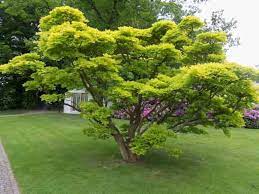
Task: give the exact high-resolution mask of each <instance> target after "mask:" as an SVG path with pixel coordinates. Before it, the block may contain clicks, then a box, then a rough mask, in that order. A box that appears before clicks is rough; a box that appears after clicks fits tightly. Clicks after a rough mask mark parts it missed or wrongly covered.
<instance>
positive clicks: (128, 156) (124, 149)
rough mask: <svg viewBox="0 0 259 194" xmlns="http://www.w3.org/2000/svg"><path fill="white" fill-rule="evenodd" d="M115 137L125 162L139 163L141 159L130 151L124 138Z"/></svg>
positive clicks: (120, 136) (117, 135)
mask: <svg viewBox="0 0 259 194" xmlns="http://www.w3.org/2000/svg"><path fill="white" fill-rule="evenodd" d="M113 137H114V139H115V141H116V143H117V144H118V147H119V149H120V153H121V156H122V158H123V160H124V161H125V162H129V163H135V162H137V161H138V159H139V157H138V156H137V155H136V154H134V153H133V152H132V151H131V150H130V149H129V146H128V144H126V142H125V140H124V138H123V136H122V135H121V134H115V135H113Z"/></svg>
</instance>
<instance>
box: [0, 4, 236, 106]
mask: <svg viewBox="0 0 259 194" xmlns="http://www.w3.org/2000/svg"><path fill="white" fill-rule="evenodd" d="M203 2H206V0H201V1H196V0H172V1H161V0H155V1H150V0H122V1H117V0H114V1H110V0H87V1H81V0H26V1H24V0H4V1H3V0H0V64H4V63H6V62H7V61H8V60H9V59H11V58H12V57H14V56H17V55H20V54H24V53H27V52H29V51H32V50H34V49H35V44H34V41H35V40H37V38H38V37H37V36H35V32H37V31H38V24H39V19H40V18H41V17H42V16H45V15H47V13H48V12H49V11H50V10H51V9H53V8H55V7H57V6H62V5H69V6H72V7H75V8H79V9H80V10H81V11H82V12H83V13H85V15H86V16H87V18H88V19H89V20H90V23H89V25H90V26H92V27H96V28H98V29H102V30H103V29H116V28H117V27H118V26H132V27H137V28H148V27H150V26H151V25H152V24H153V23H154V22H156V21H157V20H159V19H162V18H166V19H170V20H173V21H175V22H176V23H179V22H180V21H181V19H182V17H183V16H185V15H192V14H194V13H196V12H199V11H200V8H199V6H200V5H201V4H202V3H203ZM218 15H219V14H218ZM218 15H217V16H218ZM213 18H214V19H213V20H212V21H214V22H210V23H209V22H208V25H207V27H206V29H205V30H207V28H209V30H210V29H214V30H218V31H221V30H223V31H226V32H227V33H228V37H229V41H228V44H227V45H228V46H231V45H234V44H235V43H237V41H236V39H234V38H232V34H233V28H234V27H235V21H233V22H232V21H231V22H232V23H231V22H229V21H226V20H225V19H224V17H223V16H222V14H221V15H220V17H213ZM232 43H233V44H232ZM0 76H1V80H3V82H2V83H5V85H2V88H3V89H1V92H2V95H3V96H6V97H7V96H9V97H8V98H9V99H12V98H13V96H17V97H18V96H21V98H20V99H14V101H16V103H15V106H11V107H8V106H6V105H4V104H1V103H3V102H4V101H3V100H0V107H6V108H7V109H8V108H12V107H16V108H18V107H21V108H24V106H23V105H22V104H27V103H31V102H33V104H34V103H37V101H38V97H37V94H33V93H31V92H30V93H28V92H25V91H24V90H23V88H22V81H23V80H24V77H20V76H18V77H17V76H14V75H9V76H2V75H0ZM9 80H12V83H10V82H8V81H9ZM12 85H15V86H16V87H15V88H12V87H11V88H10V90H12V91H14V93H13V95H12V96H11V93H9V92H7V91H8V90H6V88H8V87H9V86H12ZM4 88H5V89H4ZM3 92H4V93H3ZM28 96H35V97H34V99H33V98H29V100H28V101H26V100H25V99H27V98H28ZM24 97H25V98H24ZM9 104H12V105H14V104H13V103H9Z"/></svg>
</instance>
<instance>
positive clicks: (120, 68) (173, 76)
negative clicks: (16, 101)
mask: <svg viewBox="0 0 259 194" xmlns="http://www.w3.org/2000/svg"><path fill="white" fill-rule="evenodd" d="M87 23H88V20H87V19H86V18H85V16H84V15H83V13H82V12H80V11H79V10H77V9H74V8H71V7H68V6H64V7H58V8H55V9H54V10H53V11H51V12H50V14H49V15H47V16H45V17H43V18H41V20H40V32H39V33H38V35H39V41H38V47H39V52H38V53H28V54H24V55H21V56H18V57H15V58H14V59H12V60H11V61H10V62H9V63H8V64H6V65H3V66H1V67H0V71H1V72H2V73H5V74H8V73H15V74H20V75H24V74H31V76H30V77H31V80H29V81H27V82H26V83H25V84H24V86H25V87H26V88H27V90H40V91H41V92H45V94H43V95H42V96H41V98H42V100H44V101H46V102H48V103H53V102H57V101H62V100H63V99H64V98H65V96H66V94H65V93H57V90H56V88H63V89H65V90H70V89H75V88H83V87H84V88H86V89H87V91H89V92H90V94H91V95H92V97H93V100H92V101H90V102H86V103H82V104H80V105H78V106H76V107H75V108H77V109H79V110H80V111H81V112H82V113H81V114H82V117H83V118H85V119H87V120H88V121H89V124H88V126H86V129H85V130H84V132H85V134H86V135H88V136H92V137H96V138H100V139H107V138H110V137H113V138H114V139H115V141H116V142H117V144H118V147H119V149H120V152H121V155H122V157H123V159H124V160H125V161H127V162H135V161H137V160H138V159H139V157H140V156H141V155H145V154H146V153H147V152H148V151H149V150H151V149H152V148H164V149H165V150H166V151H168V152H169V153H170V154H171V155H177V154H178V153H179V150H177V149H175V148H168V147H166V145H165V142H166V139H167V137H168V136H171V137H175V136H176V133H177V132H194V131H197V130H198V128H197V125H213V126H215V127H219V128H222V129H223V131H224V132H225V133H226V134H228V133H229V130H228V127H232V126H242V125H244V121H243V117H242V111H243V109H244V108H245V107H249V106H250V105H251V104H252V102H254V101H255V100H256V93H255V89H254V88H253V84H252V81H251V80H250V79H251V78H253V77H255V74H254V73H253V71H252V70H250V69H248V68H245V67H242V66H239V65H236V64H232V63H224V60H225V54H224V49H223V45H224V43H225V41H226V36H225V34H224V33H222V32H203V31H202V30H201V28H202V26H203V25H204V24H203V22H202V21H200V20H199V19H198V18H197V17H194V16H188V17H185V18H184V19H183V20H182V21H181V22H180V23H179V24H178V25H177V24H176V23H174V22H172V21H168V20H164V21H159V22H156V23H154V24H153V25H152V27H150V28H146V29H137V28H133V27H119V28H118V30H113V31H111V30H105V31H100V30H98V29H96V28H92V27H90V26H89V25H87ZM45 59H48V60H52V61H53V63H50V64H51V65H49V64H45V63H44V62H43V61H44V60H45ZM56 62H58V63H56ZM68 62H69V63H68ZM117 111H124V112H125V113H126V114H127V116H128V118H129V119H128V121H125V123H124V124H123V125H122V126H119V125H118V124H117V123H116V121H115V120H114V115H115V113H116V112H117ZM198 131H200V130H198Z"/></svg>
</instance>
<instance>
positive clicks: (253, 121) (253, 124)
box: [244, 106, 259, 129]
mask: <svg viewBox="0 0 259 194" xmlns="http://www.w3.org/2000/svg"><path fill="white" fill-rule="evenodd" d="M244 120H245V123H246V126H245V127H246V128H251V129H259V107H258V106H257V107H256V108H255V109H252V110H246V111H245V114H244Z"/></svg>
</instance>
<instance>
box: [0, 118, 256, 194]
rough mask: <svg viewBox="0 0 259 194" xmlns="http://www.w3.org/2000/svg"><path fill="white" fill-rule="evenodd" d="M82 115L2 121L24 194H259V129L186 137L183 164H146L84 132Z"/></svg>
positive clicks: (151, 158)
mask: <svg viewBox="0 0 259 194" xmlns="http://www.w3.org/2000/svg"><path fill="white" fill-rule="evenodd" d="M84 125H86V123H85V122H84V121H83V120H81V119H80V118H79V116H76V115H64V114H57V113H51V114H40V115H27V116H21V115H20V116H15V117H2V118H1V117H0V137H1V140H2V142H3V144H4V146H5V149H6V151H7V153H8V155H9V158H10V160H11V164H12V168H13V170H14V173H15V176H16V177H17V180H18V184H19V186H20V188H21V191H22V193H23V194H87V193H96V194H99V193H103V194H104V193H107V194H116V193H122V194H124V193H125V194H127V193H132V194H146V193H147V194H163V193H168V194H169V193H170V194H171V193H184V194H185V193H186V194H187V193H188V194H189V193H193V194H194V193H195V194H203V193H208V194H213V193H215V194H223V193H224V194H232V193H233V194H239V193H240V194H245V193H259V130H248V129H233V131H232V137H231V138H228V137H226V136H224V135H223V134H222V132H221V131H218V130H209V135H203V136H198V135H180V136H179V137H178V139H177V140H175V139H172V140H170V141H169V143H168V146H177V147H181V148H182V150H183V154H182V155H181V157H180V158H179V159H171V158H168V157H167V155H166V154H164V153H161V152H158V151H155V152H153V153H150V154H149V155H148V156H147V157H146V158H145V160H144V161H143V162H141V163H138V164H135V165H133V164H125V163H123V162H121V160H120V156H119V154H118V150H117V148H116V145H115V144H114V142H113V141H112V140H110V141H101V140H98V141H96V140H93V139H91V138H88V137H86V136H85V135H83V133H82V128H83V127H84Z"/></svg>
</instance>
